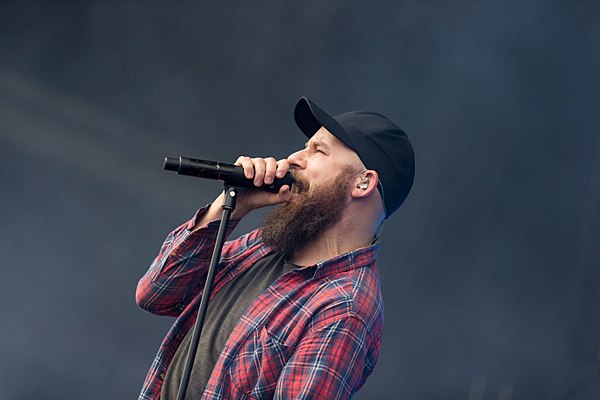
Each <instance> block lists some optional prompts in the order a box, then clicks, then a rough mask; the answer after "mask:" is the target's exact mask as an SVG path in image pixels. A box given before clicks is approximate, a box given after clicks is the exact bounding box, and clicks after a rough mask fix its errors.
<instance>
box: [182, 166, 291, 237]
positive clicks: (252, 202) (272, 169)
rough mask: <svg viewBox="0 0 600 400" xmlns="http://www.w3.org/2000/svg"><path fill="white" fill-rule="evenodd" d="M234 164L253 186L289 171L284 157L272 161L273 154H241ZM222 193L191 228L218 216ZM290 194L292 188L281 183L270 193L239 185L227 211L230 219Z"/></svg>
mask: <svg viewBox="0 0 600 400" xmlns="http://www.w3.org/2000/svg"><path fill="white" fill-rule="evenodd" d="M235 165H238V166H241V167H242V168H243V169H244V175H245V176H246V178H248V179H253V181H254V185H255V186H256V187H260V186H262V184H263V183H266V184H267V185H269V184H271V183H273V180H274V179H275V177H277V178H283V177H284V176H285V174H287V172H288V171H289V168H290V163H289V161H288V160H286V159H282V160H279V161H276V160H275V159H274V158H273V157H269V158H250V157H244V156H241V157H239V158H238V159H237V161H236V162H235ZM223 198H224V194H223V193H221V195H220V196H219V197H217V198H216V199H215V201H214V202H213V203H212V205H211V206H210V208H209V209H208V210H207V211H206V213H205V214H204V215H203V216H202V218H200V220H199V221H198V222H197V223H196V226H195V227H194V228H193V230H196V229H198V228H200V227H201V226H203V225H204V224H205V223H207V222H209V221H214V220H217V219H220V218H221V214H222V210H223V208H222V205H223ZM291 198H292V192H291V190H290V187H289V186H288V185H283V186H282V187H281V188H280V189H279V192H278V193H271V192H267V191H264V190H252V189H242V188H240V190H239V194H238V198H237V200H236V206H235V210H234V211H233V213H232V214H231V218H232V219H234V220H238V219H242V218H243V217H244V216H245V215H246V214H248V213H249V212H250V211H252V210H255V209H257V208H261V207H266V206H272V205H275V204H279V203H284V202H286V201H289V200H290V199H291Z"/></svg>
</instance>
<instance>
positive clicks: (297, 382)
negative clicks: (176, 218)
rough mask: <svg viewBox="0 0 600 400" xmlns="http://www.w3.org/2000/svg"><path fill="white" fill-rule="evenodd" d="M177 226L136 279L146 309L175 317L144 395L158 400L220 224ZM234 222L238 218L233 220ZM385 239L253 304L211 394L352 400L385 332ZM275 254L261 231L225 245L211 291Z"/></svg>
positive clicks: (304, 273) (301, 275) (292, 276)
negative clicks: (381, 268) (378, 258)
mask: <svg viewBox="0 0 600 400" xmlns="http://www.w3.org/2000/svg"><path fill="white" fill-rule="evenodd" d="M205 210H206V208H204V209H202V210H200V211H199V212H198V213H197V214H196V216H195V217H194V218H193V219H192V220H191V221H189V222H187V223H185V224H183V225H181V226H180V227H179V228H177V229H175V230H174V231H173V232H171V233H170V234H169V235H168V236H167V238H166V240H165V242H164V244H163V245H162V247H161V249H160V252H159V254H158V256H157V257H156V259H155V260H154V262H153V263H152V265H151V266H150V269H149V270H148V272H147V273H146V274H145V275H144V276H143V277H142V279H141V280H140V282H139V284H138V288H137V292H136V300H137V303H138V304H139V305H140V307H142V308H144V309H146V310H148V311H150V312H152V313H154V314H158V315H169V316H173V317H177V320H176V321H175V323H174V324H173V326H172V327H171V329H170V330H169V332H168V333H167V335H166V337H165V339H164V340H163V342H162V344H161V346H160V348H159V350H158V354H157V355H156V358H155V359H154V361H153V363H152V366H151V368H150V371H149V372H148V375H147V376H146V380H145V382H144V386H143V388H142V392H141V394H140V397H139V398H140V399H144V400H146V399H159V398H160V392H161V386H162V383H163V379H164V376H165V374H166V372H167V367H168V365H169V363H170V362H171V360H172V358H173V355H174V354H175V351H176V350H177V348H178V346H179V344H180V343H181V341H182V339H183V338H184V336H185V334H186V333H187V332H188V330H189V329H191V327H192V326H193V324H194V322H195V319H196V314H197V308H198V304H199V302H200V298H201V295H202V289H203V288H204V281H205V279H206V274H207V270H208V266H209V263H210V258H211V255H212V251H213V248H214V242H215V237H216V233H217V229H218V221H215V222H211V223H209V224H207V225H206V226H204V227H202V228H201V229H199V230H197V231H196V232H193V233H192V232H191V231H190V229H191V228H192V227H193V226H194V225H195V222H196V220H197V219H198V218H199V217H200V216H201V215H202V214H203V213H204V212H205ZM232 226H233V224H232ZM377 247H378V245H377V244H376V245H373V246H370V247H366V248H362V249H358V250H355V251H353V252H350V253H346V254H343V255H340V256H338V257H335V258H333V259H330V260H326V261H322V262H320V263H318V264H316V265H313V266H307V267H302V268H299V269H296V270H293V271H291V272H289V273H287V274H286V275H284V276H282V277H281V278H280V279H278V280H277V281H276V282H274V283H273V284H272V285H271V286H270V287H269V288H268V289H267V290H266V291H265V292H264V293H262V294H261V295H260V296H259V297H258V298H257V299H256V300H255V301H254V302H253V303H252V305H251V306H250V307H249V308H248V310H246V312H245V314H244V315H243V316H242V318H241V319H240V321H239V322H238V324H237V326H236V327H235V328H234V330H233V332H232V333H231V335H230V336H229V339H228V341H227V343H226V345H225V348H224V349H223V351H222V352H221V356H220V357H219V359H218V361H217V363H216V365H215V368H214V370H213V372H212V375H211V377H210V379H209V381H208V384H207V386H206V389H205V391H204V395H203V397H202V398H203V399H227V400H229V399H248V398H252V399H270V398H276V399H311V400H314V399H347V398H350V397H351V396H352V394H353V393H354V392H356V391H357V390H358V389H359V388H360V387H361V386H362V385H363V384H364V382H365V381H366V379H367V377H368V376H369V375H370V374H371V372H372V371H373V368H374V366H375V363H376V361H377V357H378V355H379V347H380V344H381V337H382V334H383V300H382V297H381V291H380V285H379V273H378V271H377V268H376V266H375V255H376V251H377ZM271 251H272V250H271V249H270V248H269V247H267V246H265V245H264V243H263V242H262V241H261V240H260V234H259V231H253V232H251V233H249V234H247V235H244V236H242V237H241V238H239V239H237V240H233V241H229V242H226V244H225V245H224V247H223V253H222V259H221V263H220V264H219V267H218V272H217V275H216V278H215V283H214V289H213V293H212V295H213V296H214V294H215V293H216V292H218V291H219V289H221V288H222V287H223V286H224V285H226V284H227V283H228V282H230V281H231V280H232V279H233V278H235V277H236V276H237V275H238V274H240V273H241V272H243V271H245V270H246V269H248V268H251V267H252V265H254V263H255V262H256V261H258V260H259V259H261V258H262V257H264V256H266V255H267V254H269V253H270V252H271Z"/></svg>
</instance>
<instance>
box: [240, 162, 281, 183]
mask: <svg viewBox="0 0 600 400" xmlns="http://www.w3.org/2000/svg"><path fill="white" fill-rule="evenodd" d="M235 165H238V166H241V167H242V168H243V169H244V176H245V177H246V178H248V179H252V180H253V183H254V186H256V187H260V186H262V185H263V184H266V185H270V184H272V183H273V181H274V180H275V178H279V179H281V178H283V177H284V176H285V174H286V173H287V172H288V170H289V167H290V164H289V162H288V161H287V160H286V159H282V160H279V161H277V160H275V158H273V157H267V158H260V157H255V158H250V157H245V156H241V157H239V158H238V159H237V161H236V162H235Z"/></svg>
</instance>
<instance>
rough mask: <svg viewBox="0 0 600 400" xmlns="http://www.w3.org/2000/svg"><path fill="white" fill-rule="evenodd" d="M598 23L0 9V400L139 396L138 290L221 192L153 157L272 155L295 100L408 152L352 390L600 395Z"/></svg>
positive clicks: (558, 11) (288, 6)
mask: <svg viewBox="0 0 600 400" xmlns="http://www.w3.org/2000/svg"><path fill="white" fill-rule="evenodd" d="M599 11H600V7H599V6H598V3H597V2H593V1H562V2H560V1H504V2H500V1H492V0H486V1H474V2H446V1H343V0H332V1H326V2H325V1H322V2H317V1H303V2H291V1H266V2H158V1H145V2H142V1H128V2H92V1H79V2H76V3H75V2H71V3H69V2H64V3H63V2H18V1H3V2H2V3H0V148H1V149H2V152H1V154H2V156H1V168H0V179H1V181H0V182H1V191H2V195H1V196H0V208H1V210H2V219H1V221H2V223H1V225H0V265H1V271H2V289H1V291H0V293H1V302H0V310H1V316H2V328H1V329H0V342H1V343H2V346H1V348H2V350H1V357H0V376H1V377H2V378H1V382H2V384H1V385H0V398H2V399H11V400H13V399H14V400H25V399H90V400H93V399H106V398H113V399H127V398H136V397H137V394H138V393H139V390H140V388H141V385H142V382H143V379H144V376H145V374H146V372H147V370H148V367H149V366H150V363H151V361H152V359H153V357H154V355H155V353H156V351H157V349H158V346H159V344H160V342H161V340H162V338H163V336H164V334H165V333H166V331H167V329H168V327H169V326H170V324H171V323H172V322H173V321H172V320H171V319H170V318H165V317H157V316H153V315H151V314H149V313H146V312H144V311H142V310H141V309H139V308H137V306H136V304H135V301H134V292H135V287H136V284H137V281H138V279H139V278H140V277H141V276H142V275H143V274H144V272H145V271H146V269H147V267H148V266H149V264H150V263H151V261H152V259H153V258H154V256H155V255H156V253H157V251H158V249H159V247H160V245H161V243H162V240H163V238H164V237H165V236H166V234H167V233H168V232H169V231H170V230H171V229H172V228H174V227H175V226H177V225H178V224H180V223H182V222H184V221H185V220H187V219H188V218H189V217H191V216H192V215H193V213H194V212H195V210H196V209H197V208H199V207H201V206H203V205H204V204H206V203H208V202H210V201H211V200H212V199H213V198H214V197H215V196H216V195H217V193H218V192H219V190H220V189H221V186H220V184H219V183H217V182H212V181H203V180H199V179H193V178H188V177H180V176H176V175H174V174H172V173H167V172H164V171H163V170H162V160H163V157H164V156H166V155H170V156H178V155H183V156H191V157H196V158H206V159H214V160H221V161H229V162H233V161H234V160H235V159H236V158H237V156H238V155H240V154H244V155H255V156H267V155H274V156H276V157H285V156H286V155H288V154H289V153H291V152H293V151H294V150H296V149H298V148H300V147H301V146H303V144H304V141H305V138H304V136H303V135H302V134H301V133H300V131H299V130H298V129H297V128H296V126H295V125H294V122H293V118H292V110H293V106H294V104H295V102H296V100H297V99H298V98H299V97H300V96H302V95H307V96H309V97H310V98H311V99H313V100H314V101H315V102H316V103H317V104H319V105H321V106H322V107H323V108H325V109H326V110H328V111H329V112H331V113H333V114H337V113H341V112H344V111H348V110H353V109H370V110H375V111H379V112H381V113H383V114H385V115H387V116H388V117H389V118H390V119H392V120H394V121H396V122H397V123H398V124H399V125H400V126H401V127H402V128H403V129H405V130H406V131H407V133H408V134H409V136H410V138H411V140H412V142H413V145H414V148H415V153H416V161H417V172H416V180H415V185H414V187H413V190H412V193H411V194H410V196H409V198H408V200H407V201H406V203H405V204H404V205H403V207H402V208H401V209H400V210H399V211H398V212H397V213H396V214H394V215H393V216H392V217H391V218H390V220H389V221H388V222H387V224H386V227H385V230H384V234H383V239H382V247H381V251H380V254H379V258H378V263H379V268H380V270H381V275H382V290H383V294H384V299H385V335H384V341H383V347H382V349H381V356H380V359H379V362H378V365H377V367H376V369H375V372H374V373H373V375H372V376H371V377H370V379H369V380H368V382H367V383H366V385H365V386H364V387H363V389H362V390H361V391H359V392H358V393H357V395H356V396H355V398H356V399H470V400H476V399H504V400H505V399H527V400H529V399H556V398H563V399H566V398H569V399H597V398H600V380H599V379H598V378H597V374H598V366H599V346H600V322H599V313H598V311H599V309H600V308H599V307H600V295H599V292H598V286H599V284H600V272H599V268H598V267H599V262H598V259H599V256H600V250H599V249H600V246H599V245H598V242H599V239H600V137H599V135H598V126H599V123H600V118H599V116H598V110H599V109H600V107H599V106H600V101H599V96H598V93H599V90H600V78H599V71H600V45H599V43H600V23H599V21H598V15H599V13H598V12H599ZM263 216H264V213H262V214H261V212H257V213H255V214H254V215H253V216H251V217H249V218H248V219H247V220H245V221H244V222H243V224H242V226H240V227H239V228H238V229H237V230H236V233H237V234H241V233H243V232H244V231H246V230H248V229H251V228H253V227H255V226H256V225H257V224H258V223H260V220H261V218H262V217H263Z"/></svg>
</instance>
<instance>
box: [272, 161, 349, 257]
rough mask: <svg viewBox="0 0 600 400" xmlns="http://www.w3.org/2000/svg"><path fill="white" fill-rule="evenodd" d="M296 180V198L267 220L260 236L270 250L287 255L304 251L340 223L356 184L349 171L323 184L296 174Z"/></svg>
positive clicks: (344, 171)
mask: <svg viewBox="0 0 600 400" xmlns="http://www.w3.org/2000/svg"><path fill="white" fill-rule="evenodd" d="M292 174H293V171H292ZM293 176H294V185H293V187H292V193H293V194H295V196H294V197H295V198H294V199H293V201H290V202H288V203H285V204H283V205H282V206H280V207H279V208H277V209H275V210H274V211H273V212H272V213H271V214H269V215H268V216H267V217H266V218H265V220H264V223H263V231H262V233H261V235H262V239H263V240H264V242H265V243H266V244H267V245H268V246H270V247H272V248H274V249H275V250H277V251H279V252H282V253H285V254H292V253H293V252H294V251H295V250H297V249H300V248H302V247H303V246H304V245H305V244H306V243H308V242H309V241H311V240H313V239H314V238H315V237H317V236H318V235H319V234H320V233H322V232H323V231H324V230H325V229H327V228H328V227H330V226H331V225H332V224H334V223H336V222H338V221H339V220H340V218H341V217H342V213H343V211H344V208H345V207H346V204H347V203H348V195H347V193H348V188H349V187H350V184H351V183H352V180H353V176H352V170H351V169H349V168H348V169H345V170H343V171H341V172H340V173H339V174H338V175H337V176H336V177H335V178H333V179H332V180H331V181H329V182H326V183H321V184H314V185H311V184H309V182H307V181H306V180H303V179H301V178H300V177H298V176H297V175H296V174H293Z"/></svg>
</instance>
